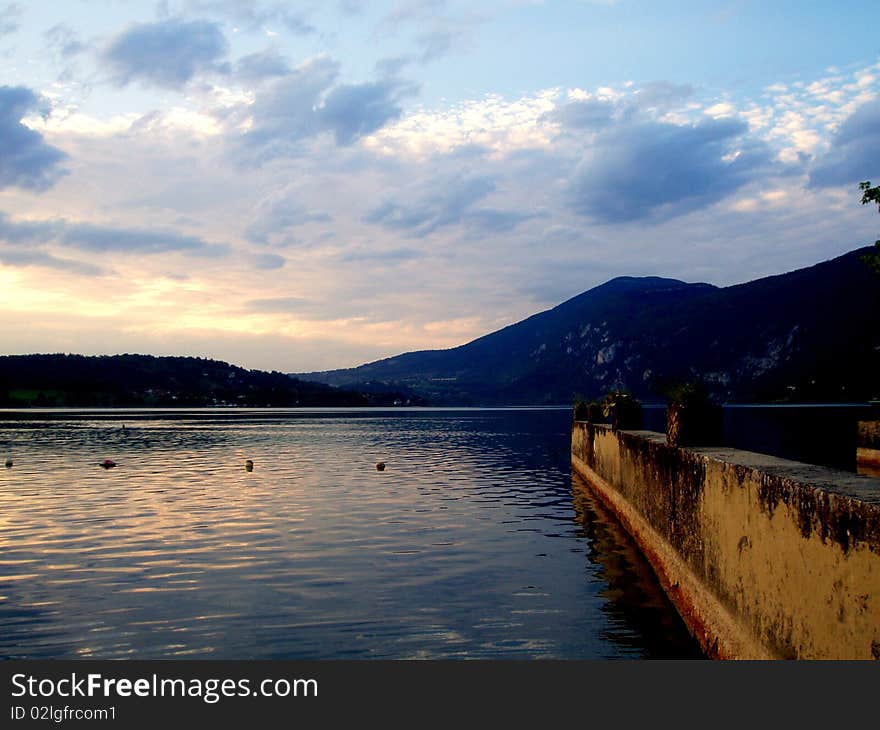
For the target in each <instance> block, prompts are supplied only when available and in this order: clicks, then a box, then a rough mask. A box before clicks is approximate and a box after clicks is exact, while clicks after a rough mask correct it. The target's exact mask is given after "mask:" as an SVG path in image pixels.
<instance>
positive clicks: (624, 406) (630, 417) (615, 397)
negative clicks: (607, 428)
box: [602, 390, 642, 429]
mask: <svg viewBox="0 0 880 730" xmlns="http://www.w3.org/2000/svg"><path fill="white" fill-rule="evenodd" d="M602 414H603V415H604V416H605V417H606V418H610V419H611V425H612V427H613V428H614V429H618V428H630V429H632V428H641V427H642V404H641V403H640V402H639V401H638V400H636V399H635V398H634V397H633V395H632V394H631V393H630V392H629V391H626V390H614V391H612V392H610V393H608V395H606V396H605V398H604V399H603V400H602Z"/></svg>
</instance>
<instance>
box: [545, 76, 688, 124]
mask: <svg viewBox="0 0 880 730" xmlns="http://www.w3.org/2000/svg"><path fill="white" fill-rule="evenodd" d="M693 93H694V88H693V87H692V86H690V85H689V84H673V83H671V82H669V81H651V82H649V83H647V84H644V85H642V86H641V87H639V88H638V89H635V90H633V91H632V93H631V94H628V95H627V96H626V97H624V98H623V99H617V100H610V99H577V100H575V101H570V102H567V103H564V104H560V105H559V106H558V107H557V108H556V109H554V110H553V111H552V112H550V113H548V114H545V115H544V118H545V119H548V120H550V121H555V122H559V123H560V124H561V125H562V126H563V127H565V128H566V129H568V130H598V129H604V128H606V127H609V126H611V125H612V124H620V123H627V122H631V121H633V120H634V119H637V118H638V117H639V116H641V117H643V119H647V116H648V114H649V110H650V111H654V112H656V111H658V110H667V109H672V108H675V107H678V106H681V104H682V103H684V102H685V101H687V99H688V98H690V97H691V96H693Z"/></svg>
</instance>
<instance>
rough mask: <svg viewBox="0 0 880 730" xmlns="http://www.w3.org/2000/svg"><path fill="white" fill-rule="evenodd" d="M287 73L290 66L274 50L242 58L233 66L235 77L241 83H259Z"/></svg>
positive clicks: (270, 49)
mask: <svg viewBox="0 0 880 730" xmlns="http://www.w3.org/2000/svg"><path fill="white" fill-rule="evenodd" d="M289 73H290V66H289V65H288V64H287V61H286V60H285V59H284V57H283V56H281V54H280V53H278V51H276V50H275V49H274V48H268V49H266V50H265V51H260V52H259V53H251V54H250V55H247V56H243V57H242V58H240V59H239V60H238V62H237V63H236V64H235V75H236V76H237V77H238V78H240V79H241V80H242V81H251V82H259V81H263V80H265V79H271V78H278V77H280V76H286V75H287V74H289Z"/></svg>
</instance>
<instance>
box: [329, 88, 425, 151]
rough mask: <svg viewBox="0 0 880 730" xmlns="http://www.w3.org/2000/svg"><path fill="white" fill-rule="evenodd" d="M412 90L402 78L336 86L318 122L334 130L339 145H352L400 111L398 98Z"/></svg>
mask: <svg viewBox="0 0 880 730" xmlns="http://www.w3.org/2000/svg"><path fill="white" fill-rule="evenodd" d="M402 93H411V89H410V88H409V87H407V86H406V85H405V84H402V83H401V82H399V81H396V80H391V79H386V80H383V81H376V82H373V83H364V84H342V85H340V86H337V87H336V88H335V89H333V90H332V91H331V92H330V93H329V94H327V97H326V99H325V101H324V104H323V106H322V107H321V108H320V109H319V110H318V118H319V124H320V126H321V127H322V128H323V129H326V130H328V131H332V132H333V136H334V137H335V139H336V144H338V145H341V146H346V145H350V144H352V143H353V142H355V141H356V140H357V139H359V138H360V137H363V136H365V135H367V134H370V133H372V132H375V131H376V130H377V129H381V128H382V127H383V126H384V125H385V124H386V123H387V122H389V121H391V120H393V119H397V118H398V117H399V116H400V114H401V111H402V110H401V108H400V106H399V105H398V98H399V96H400V95H401V94H402Z"/></svg>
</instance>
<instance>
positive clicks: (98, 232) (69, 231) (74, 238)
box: [0, 212, 228, 256]
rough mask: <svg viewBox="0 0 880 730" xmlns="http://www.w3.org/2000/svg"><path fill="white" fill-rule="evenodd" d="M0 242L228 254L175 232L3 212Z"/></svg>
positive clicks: (223, 248)
mask: <svg viewBox="0 0 880 730" xmlns="http://www.w3.org/2000/svg"><path fill="white" fill-rule="evenodd" d="M0 241H3V242H5V243H8V244H17V245H22V244H45V243H55V244H58V245H61V246H68V247H71V248H77V249H81V250H83V251H89V252H92V253H109V252H122V253H137V254H158V253H168V252H174V251H176V252H181V253H189V254H193V255H197V256H221V255H224V254H225V253H226V252H227V251H228V247H227V246H225V245H222V244H213V243H208V242H206V241H204V240H203V239H201V238H199V237H197V236H187V235H184V234H181V233H177V232H175V231H162V230H145V229H139V228H121V227H115V226H103V225H95V224H92V223H71V222H69V221H66V220H64V219H62V218H56V219H53V220H48V221H14V220H10V218H9V217H8V216H7V215H6V214H5V213H2V212H0Z"/></svg>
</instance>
